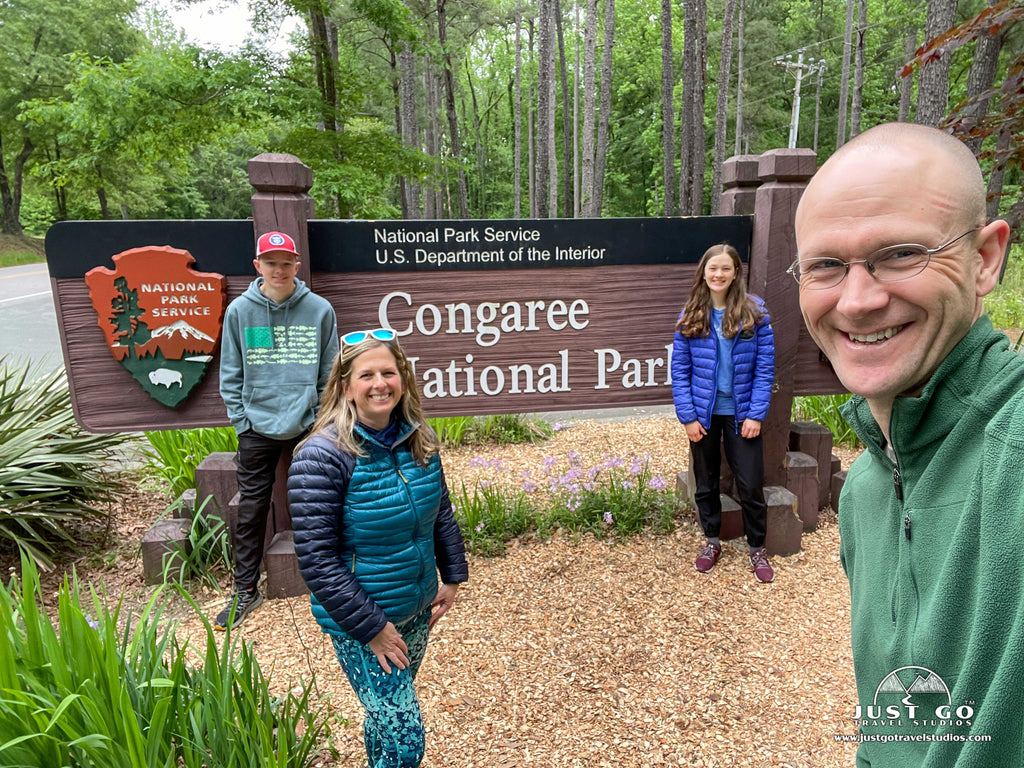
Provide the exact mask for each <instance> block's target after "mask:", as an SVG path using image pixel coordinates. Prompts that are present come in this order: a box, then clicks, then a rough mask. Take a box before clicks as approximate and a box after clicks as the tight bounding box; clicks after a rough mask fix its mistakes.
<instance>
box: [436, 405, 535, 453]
mask: <svg viewBox="0 0 1024 768" xmlns="http://www.w3.org/2000/svg"><path fill="white" fill-rule="evenodd" d="M427 422H428V423H429V424H430V426H431V427H432V428H433V430H434V431H435V432H436V433H437V436H438V438H440V440H441V442H442V444H444V445H449V446H459V445H475V444H478V443H497V444H498V445H511V444H519V443H540V442H543V441H544V440H547V439H549V438H550V437H551V435H553V434H554V428H553V427H552V426H551V425H550V424H548V423H547V422H546V421H543V420H542V419H535V418H531V417H529V416H526V415H524V414H521V413H509V414H501V415H498V416H446V417H438V418H433V419H427Z"/></svg>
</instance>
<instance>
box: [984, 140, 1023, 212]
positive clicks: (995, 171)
mask: <svg viewBox="0 0 1024 768" xmlns="http://www.w3.org/2000/svg"><path fill="white" fill-rule="evenodd" d="M1012 140H1013V132H1012V131H1009V130H1005V131H1000V132H999V138H998V139H997V140H996V152H997V154H999V155H1003V156H1005V153H1006V152H1007V151H1008V150H1009V149H1010V143H1011V142H1012ZM1005 179H1006V164H1005V162H1002V161H1001V162H998V163H997V164H996V165H995V166H994V167H993V168H992V172H991V173H989V175H988V189H986V190H985V192H986V194H985V198H986V201H985V217H986V218H987V219H988V220H989V221H992V220H993V219H996V218H998V217H999V204H1000V202H1002V197H1003V182H1004V180H1005ZM1010 231H1011V232H1015V231H1016V228H1015V227H1011V228H1010Z"/></svg>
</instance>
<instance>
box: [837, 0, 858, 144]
mask: <svg viewBox="0 0 1024 768" xmlns="http://www.w3.org/2000/svg"><path fill="white" fill-rule="evenodd" d="M856 1H857V0H846V27H845V29H844V31H843V70H842V73H841V74H840V75H839V113H838V115H837V117H836V149H839V148H840V147H841V146H843V144H845V143H846V104H847V102H848V101H849V98H850V54H851V52H852V51H851V49H852V47H853V9H854V8H855V7H856V6H855V3H856Z"/></svg>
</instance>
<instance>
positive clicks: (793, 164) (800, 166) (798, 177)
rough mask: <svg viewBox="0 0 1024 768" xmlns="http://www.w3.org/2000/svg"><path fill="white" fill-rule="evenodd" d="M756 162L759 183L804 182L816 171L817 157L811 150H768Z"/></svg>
mask: <svg viewBox="0 0 1024 768" xmlns="http://www.w3.org/2000/svg"><path fill="white" fill-rule="evenodd" d="M758 160H759V162H758V166H757V175H758V176H759V177H760V179H761V181H806V180H807V179H809V178H811V176H813V175H814V172H815V170H817V163H818V155H817V154H816V153H815V151H814V150H813V149H769V150H768V151H767V152H765V153H764V154H763V155H760V156H759V158H758Z"/></svg>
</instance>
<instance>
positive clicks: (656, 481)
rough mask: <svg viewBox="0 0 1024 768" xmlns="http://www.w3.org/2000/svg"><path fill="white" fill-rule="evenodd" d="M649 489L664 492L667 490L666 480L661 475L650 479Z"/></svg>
mask: <svg viewBox="0 0 1024 768" xmlns="http://www.w3.org/2000/svg"><path fill="white" fill-rule="evenodd" d="M651 488H652V489H654V490H655V491H664V490H666V489H667V488H668V480H666V479H665V478H664V477H662V476H661V475H658V476H657V477H652V478H651Z"/></svg>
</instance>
